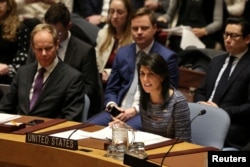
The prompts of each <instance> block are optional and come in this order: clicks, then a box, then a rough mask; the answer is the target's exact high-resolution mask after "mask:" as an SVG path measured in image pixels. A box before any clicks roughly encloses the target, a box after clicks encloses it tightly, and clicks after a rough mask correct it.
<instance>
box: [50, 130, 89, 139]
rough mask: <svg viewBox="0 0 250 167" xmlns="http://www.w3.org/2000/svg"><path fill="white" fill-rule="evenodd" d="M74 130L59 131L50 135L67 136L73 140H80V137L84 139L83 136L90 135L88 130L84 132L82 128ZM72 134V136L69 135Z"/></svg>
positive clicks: (87, 136)
mask: <svg viewBox="0 0 250 167" xmlns="http://www.w3.org/2000/svg"><path fill="white" fill-rule="evenodd" d="M74 131H75V129H74V130H69V131H65V132H60V133H55V134H52V135H50V136H54V137H61V138H66V139H67V138H69V137H70V139H73V140H80V139H85V138H89V137H90V132H86V131H83V130H80V129H78V130H76V131H75V132H74ZM71 134H72V136H70V135H71Z"/></svg>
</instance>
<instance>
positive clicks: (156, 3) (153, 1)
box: [144, 0, 170, 17]
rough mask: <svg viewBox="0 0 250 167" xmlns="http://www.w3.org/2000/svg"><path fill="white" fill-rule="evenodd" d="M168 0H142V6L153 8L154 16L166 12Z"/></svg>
mask: <svg viewBox="0 0 250 167" xmlns="http://www.w3.org/2000/svg"><path fill="white" fill-rule="evenodd" d="M169 2H170V0H144V6H145V7H147V8H149V9H151V10H153V11H154V12H155V13H156V16H157V17H158V16H160V15H163V14H165V13H166V11H167V9H168V6H169Z"/></svg>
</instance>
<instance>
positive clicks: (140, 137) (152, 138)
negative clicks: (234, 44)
mask: <svg viewBox="0 0 250 167" xmlns="http://www.w3.org/2000/svg"><path fill="white" fill-rule="evenodd" d="M134 133H135V141H134V142H144V144H145V145H150V144H154V143H159V142H162V141H167V140H170V139H169V138H166V137H162V136H160V135H155V134H152V133H147V132H142V131H134ZM90 135H91V136H90V137H92V138H96V139H103V140H107V139H112V129H111V128H110V127H106V128H103V129H101V130H98V131H95V132H92V133H91V134H90ZM131 139H132V132H130V131H129V141H131Z"/></svg>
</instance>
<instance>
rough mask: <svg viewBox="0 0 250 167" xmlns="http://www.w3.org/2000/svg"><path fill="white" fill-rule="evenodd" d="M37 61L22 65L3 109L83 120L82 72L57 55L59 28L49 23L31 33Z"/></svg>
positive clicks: (38, 26)
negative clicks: (57, 29)
mask: <svg viewBox="0 0 250 167" xmlns="http://www.w3.org/2000/svg"><path fill="white" fill-rule="evenodd" d="M31 47H32V49H33V51H34V53H35V56H36V60H37V61H36V62H34V63H31V64H28V65H24V66H22V67H20V68H19V70H18V72H17V74H16V75H15V77H14V79H13V82H12V83H11V86H10V92H9V93H7V94H6V95H5V96H4V97H3V99H2V100H1V102H0V111H1V112H5V113H10V114H19V115H30V116H39V117H46V118H62V119H67V120H74V121H81V118H82V111H83V106H84V84H83V79H84V78H83V76H82V74H81V73H80V72H78V71H77V70H75V69H73V68H72V67H70V66H68V65H67V64H65V63H64V62H62V61H60V60H59V59H58V58H57V50H58V47H59V42H58V39H57V31H56V29H54V27H53V26H51V25H48V24H39V25H37V26H36V27H35V28H34V30H33V31H32V33H31Z"/></svg>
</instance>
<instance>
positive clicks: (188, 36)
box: [163, 26, 205, 50]
mask: <svg viewBox="0 0 250 167" xmlns="http://www.w3.org/2000/svg"><path fill="white" fill-rule="evenodd" d="M163 31H166V32H168V33H169V34H170V35H177V36H182V38H181V43H180V47H181V48H182V49H183V50H185V49H186V48H187V47H188V46H195V47H196V48H205V45H204V43H203V42H202V41H201V40H200V39H199V38H198V37H196V36H195V35H194V33H193V32H192V29H191V27H190V26H178V27H174V28H169V29H163Z"/></svg>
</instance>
